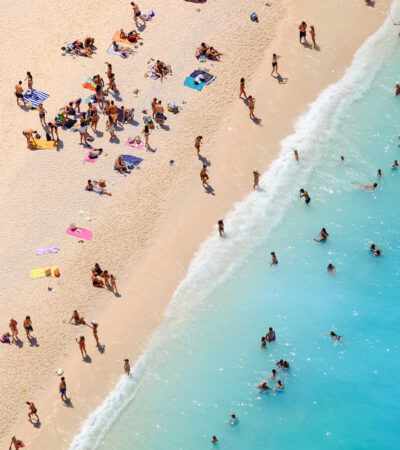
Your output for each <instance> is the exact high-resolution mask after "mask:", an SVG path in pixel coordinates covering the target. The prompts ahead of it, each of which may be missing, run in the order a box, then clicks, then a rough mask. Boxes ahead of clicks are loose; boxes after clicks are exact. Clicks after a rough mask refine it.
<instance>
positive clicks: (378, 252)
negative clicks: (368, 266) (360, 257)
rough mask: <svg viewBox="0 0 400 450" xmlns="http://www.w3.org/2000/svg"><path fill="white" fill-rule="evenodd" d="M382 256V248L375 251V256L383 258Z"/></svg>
mask: <svg viewBox="0 0 400 450" xmlns="http://www.w3.org/2000/svg"><path fill="white" fill-rule="evenodd" d="M381 254H382V250H381V249H380V248H377V249H376V250H375V251H374V255H375V256H381Z"/></svg>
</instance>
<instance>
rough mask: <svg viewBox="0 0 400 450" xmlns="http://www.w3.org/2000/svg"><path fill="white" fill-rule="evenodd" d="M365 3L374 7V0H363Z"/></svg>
mask: <svg viewBox="0 0 400 450" xmlns="http://www.w3.org/2000/svg"><path fill="white" fill-rule="evenodd" d="M365 4H366V5H367V6H371V7H372V8H374V7H375V0H365Z"/></svg>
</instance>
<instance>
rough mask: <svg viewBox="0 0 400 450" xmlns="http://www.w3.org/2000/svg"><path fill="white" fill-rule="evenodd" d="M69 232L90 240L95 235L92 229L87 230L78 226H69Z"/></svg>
mask: <svg viewBox="0 0 400 450" xmlns="http://www.w3.org/2000/svg"><path fill="white" fill-rule="evenodd" d="M67 234H69V235H71V236H75V237H77V238H79V239H85V241H90V239H92V236H93V233H92V232H91V231H90V230H85V228H80V227H76V228H74V229H72V228H71V227H68V228H67Z"/></svg>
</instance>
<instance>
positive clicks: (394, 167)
mask: <svg viewBox="0 0 400 450" xmlns="http://www.w3.org/2000/svg"><path fill="white" fill-rule="evenodd" d="M398 168H399V163H398V162H397V159H395V160H394V163H393V164H392V169H398Z"/></svg>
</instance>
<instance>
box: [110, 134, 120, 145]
mask: <svg viewBox="0 0 400 450" xmlns="http://www.w3.org/2000/svg"><path fill="white" fill-rule="evenodd" d="M110 142H111V143H112V144H119V143H120V142H121V141H120V140H119V138H118V136H117V135H114V137H113V138H110Z"/></svg>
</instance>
